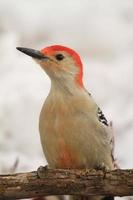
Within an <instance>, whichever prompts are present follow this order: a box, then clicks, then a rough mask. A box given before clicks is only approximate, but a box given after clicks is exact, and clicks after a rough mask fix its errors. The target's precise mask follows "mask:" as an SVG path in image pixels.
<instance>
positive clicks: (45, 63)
mask: <svg viewBox="0 0 133 200" xmlns="http://www.w3.org/2000/svg"><path fill="white" fill-rule="evenodd" d="M17 49H18V50H19V51H21V52H23V53H25V54H27V55H28V56H31V57H32V58H33V59H35V61H36V62H37V63H38V64H39V65H40V66H41V67H42V68H43V69H44V70H45V72H46V73H47V74H48V75H49V77H50V78H51V80H57V81H59V82H60V83H61V84H63V82H67V81H68V82H70V81H71V82H73V83H74V84H76V85H77V86H79V87H83V82H82V77H83V68H82V62H81V59H80V56H79V55H78V54H77V53H76V52H75V51H74V50H72V49H70V48H68V47H64V46H61V45H53V46H49V47H45V48H43V49H41V50H40V51H38V50H34V49H29V48H24V47H17Z"/></svg>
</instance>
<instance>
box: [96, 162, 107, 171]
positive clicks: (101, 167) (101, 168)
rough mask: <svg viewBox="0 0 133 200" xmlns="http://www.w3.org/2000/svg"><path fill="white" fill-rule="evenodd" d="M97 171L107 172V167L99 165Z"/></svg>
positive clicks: (103, 164) (102, 164)
mask: <svg viewBox="0 0 133 200" xmlns="http://www.w3.org/2000/svg"><path fill="white" fill-rule="evenodd" d="M97 170H102V171H103V172H107V171H109V167H107V166H106V165H105V163H101V164H100V165H99V166H98V167H97Z"/></svg>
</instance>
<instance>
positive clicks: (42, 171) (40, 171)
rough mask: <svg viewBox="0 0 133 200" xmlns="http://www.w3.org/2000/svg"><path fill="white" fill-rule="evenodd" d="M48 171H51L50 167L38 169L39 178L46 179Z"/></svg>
mask: <svg viewBox="0 0 133 200" xmlns="http://www.w3.org/2000/svg"><path fill="white" fill-rule="evenodd" d="M48 169H49V166H48V165H46V166H40V167H38V169H37V175H38V177H39V178H44V177H46V172H47V170H48Z"/></svg>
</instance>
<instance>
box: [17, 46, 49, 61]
mask: <svg viewBox="0 0 133 200" xmlns="http://www.w3.org/2000/svg"><path fill="white" fill-rule="evenodd" d="M16 49H17V50H19V51H21V52H23V53H25V54H26V55H28V56H31V57H32V58H36V59H39V60H41V59H48V57H47V56H44V55H43V53H41V51H38V50H34V49H29V48H24V47H16Z"/></svg>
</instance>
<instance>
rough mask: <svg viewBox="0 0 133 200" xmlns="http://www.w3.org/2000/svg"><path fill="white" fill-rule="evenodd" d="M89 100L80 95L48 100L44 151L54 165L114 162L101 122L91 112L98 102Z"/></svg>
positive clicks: (43, 121) (42, 117) (42, 122)
mask: <svg viewBox="0 0 133 200" xmlns="http://www.w3.org/2000/svg"><path fill="white" fill-rule="evenodd" d="M48 98H49V97H48ZM88 102H89V101H88V99H86V98H79V99H78V98H77V97H76V98H74V97H72V98H71V99H67V100H66V101H64V100H62V99H60V100H58V101H56V102H55V101H53V100H51V99H47V101H46V102H45V104H44V106H43V108H42V111H41V114H40V124H39V128H40V137H41V143H42V147H43V150H44V154H45V156H46V159H47V161H48V163H49V165H50V166H51V167H57V168H85V167H89V168H93V167H96V166H97V165H99V164H100V163H102V162H103V163H106V164H107V165H109V166H111V157H110V155H109V154H110V149H109V148H108V145H107V144H106V141H104V138H103V135H104V134H102V131H103V130H102V126H100V125H99V124H97V122H96V121H95V118H94V116H92V113H94V114H95V112H96V111H95V106H94V105H93V102H91V101H90V102H89V103H88ZM92 110H93V112H92Z"/></svg>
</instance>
